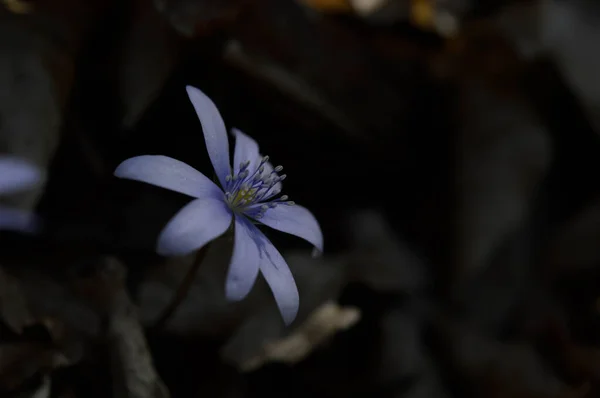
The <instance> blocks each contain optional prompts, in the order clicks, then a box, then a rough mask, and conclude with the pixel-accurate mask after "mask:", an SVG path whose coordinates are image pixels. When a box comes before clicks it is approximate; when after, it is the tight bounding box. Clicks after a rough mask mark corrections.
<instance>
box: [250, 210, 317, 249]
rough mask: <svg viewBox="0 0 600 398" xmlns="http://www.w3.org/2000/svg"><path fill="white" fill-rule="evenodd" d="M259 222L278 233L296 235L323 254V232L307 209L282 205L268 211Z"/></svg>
mask: <svg viewBox="0 0 600 398" xmlns="http://www.w3.org/2000/svg"><path fill="white" fill-rule="evenodd" d="M257 221H259V222H260V223H262V224H265V225H267V226H269V227H271V228H273V229H276V230H278V231H281V232H286V233H288V234H292V235H296V236H297V237H299V238H302V239H304V240H306V241H308V242H310V243H312V244H313V245H314V246H315V247H316V248H317V250H319V251H320V252H323V232H322V231H321V227H320V226H319V223H318V222H317V219H316V218H315V216H313V214H312V213H311V212H310V211H308V209H307V208H305V207H302V206H298V205H286V204H280V205H278V206H277V207H275V208H273V209H269V210H267V211H266V212H265V214H264V215H263V216H262V217H261V218H260V219H258V220H257Z"/></svg>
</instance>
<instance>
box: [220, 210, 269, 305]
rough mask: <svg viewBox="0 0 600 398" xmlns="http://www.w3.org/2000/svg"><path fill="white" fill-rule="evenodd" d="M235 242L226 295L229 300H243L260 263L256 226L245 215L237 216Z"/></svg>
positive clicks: (254, 278)
mask: <svg viewBox="0 0 600 398" xmlns="http://www.w3.org/2000/svg"><path fill="white" fill-rule="evenodd" d="M234 234H235V238H234V240H235V242H234V246H233V255H232V257H231V264H230V265H229V271H228V273H227V280H226V282H225V295H226V296H227V299H229V300H234V301H238V300H242V299H243V298H244V297H246V296H247V295H248V293H249V292H250V290H251V289H252V286H253V285H254V282H255V281H256V277H257V276H258V269H259V265H260V253H259V251H258V246H257V245H256V238H255V235H256V228H255V227H254V226H253V225H252V224H250V222H249V221H248V220H246V219H245V218H244V217H243V216H237V215H236V216H235V232H234Z"/></svg>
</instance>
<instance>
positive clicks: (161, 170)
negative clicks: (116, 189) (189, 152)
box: [114, 155, 223, 198]
mask: <svg viewBox="0 0 600 398" xmlns="http://www.w3.org/2000/svg"><path fill="white" fill-rule="evenodd" d="M114 174H115V176H117V177H119V178H126V179H129V180H135V181H142V182H145V183H148V184H152V185H156V186H158V187H161V188H165V189H169V190H171V191H175V192H179V193H183V194H186V195H189V196H192V197H194V198H206V197H211V198H219V197H222V196H223V193H222V191H221V189H220V188H219V187H218V186H217V185H216V184H215V183H214V182H212V181H211V180H210V179H209V178H208V177H206V176H205V175H204V174H202V173H201V172H199V171H198V170H196V169H194V168H193V167H191V166H188V165H187V164H185V163H183V162H181V161H179V160H177V159H173V158H170V157H168V156H161V155H143V156H136V157H133V158H129V159H127V160H125V161H123V162H122V163H121V164H120V165H119V166H117V168H116V169H115V172H114Z"/></svg>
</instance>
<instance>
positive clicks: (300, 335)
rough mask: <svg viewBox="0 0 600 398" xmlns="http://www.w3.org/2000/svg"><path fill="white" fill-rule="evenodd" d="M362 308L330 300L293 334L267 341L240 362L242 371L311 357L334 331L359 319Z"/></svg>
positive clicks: (349, 325) (350, 325) (347, 326)
mask: <svg viewBox="0 0 600 398" xmlns="http://www.w3.org/2000/svg"><path fill="white" fill-rule="evenodd" d="M360 317H361V315H360V310H359V309H358V308H354V307H340V306H339V305H338V304H336V303H333V302H327V303H325V304H323V305H322V306H321V307H319V308H318V309H317V310H315V311H314V312H313V313H312V314H311V316H310V317H309V318H308V319H307V320H306V321H305V322H304V323H303V324H302V325H300V326H299V327H298V328H297V329H296V330H295V331H294V333H292V334H291V335H289V336H287V337H284V338H283V339H280V340H278V341H274V342H269V343H266V344H265V346H264V347H263V353H262V354H261V355H259V356H257V357H255V358H252V359H250V360H249V361H247V362H246V363H244V364H242V365H241V370H242V371H245V372H249V371H252V370H256V369H258V368H259V367H261V366H262V365H264V364H265V363H267V362H270V361H277V362H286V363H296V362H299V361H301V360H302V359H304V358H305V357H306V356H308V355H309V354H310V353H311V352H312V351H314V350H315V349H316V348H317V347H319V346H320V345H321V344H323V342H325V341H326V340H328V339H329V338H331V337H332V336H333V335H334V334H335V333H337V332H338V331H341V330H345V329H348V328H350V327H352V326H353V325H354V324H355V323H356V322H358V321H359V319H360Z"/></svg>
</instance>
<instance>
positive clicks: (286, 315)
mask: <svg viewBox="0 0 600 398" xmlns="http://www.w3.org/2000/svg"><path fill="white" fill-rule="evenodd" d="M281 316H282V318H283V323H284V324H285V326H290V325H291V324H292V323H293V322H294V321H295V320H296V316H298V306H295V307H294V308H288V309H286V310H285V311H282V312H281Z"/></svg>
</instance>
